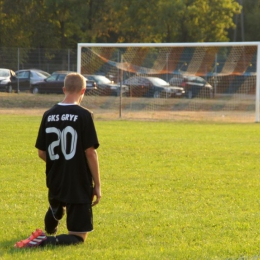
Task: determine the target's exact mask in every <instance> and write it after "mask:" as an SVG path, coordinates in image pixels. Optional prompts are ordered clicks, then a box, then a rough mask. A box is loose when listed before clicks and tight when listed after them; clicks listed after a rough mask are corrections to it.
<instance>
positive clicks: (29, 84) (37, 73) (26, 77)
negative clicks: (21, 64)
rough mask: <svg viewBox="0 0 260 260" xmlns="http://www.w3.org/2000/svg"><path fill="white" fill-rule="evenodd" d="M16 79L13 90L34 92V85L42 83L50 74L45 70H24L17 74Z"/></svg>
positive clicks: (13, 82) (12, 83) (13, 81)
mask: <svg viewBox="0 0 260 260" xmlns="http://www.w3.org/2000/svg"><path fill="white" fill-rule="evenodd" d="M15 75H16V77H15V78H14V80H12V82H11V85H12V89H11V90H10V91H9V92H12V90H14V91H16V92H18V91H32V89H33V87H34V85H35V84H36V83H38V82H42V81H43V80H44V79H46V78H47V77H48V76H50V74H49V73H48V72H46V71H43V70H38V69H24V70H18V71H16V72H15Z"/></svg>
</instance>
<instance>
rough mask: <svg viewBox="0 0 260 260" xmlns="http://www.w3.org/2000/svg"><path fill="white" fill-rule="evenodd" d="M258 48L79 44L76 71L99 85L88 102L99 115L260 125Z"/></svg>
mask: <svg viewBox="0 0 260 260" xmlns="http://www.w3.org/2000/svg"><path fill="white" fill-rule="evenodd" d="M259 45H260V42H232V43H231V42H219V43H132V44H130V43H117V44H101V43H79V44H78V59H77V71H78V72H79V73H81V74H83V75H85V76H86V77H87V78H88V79H89V80H93V81H95V82H96V84H97V89H96V90H95V91H92V92H91V91H89V92H88V93H89V94H88V98H87V101H88V106H92V109H93V110H96V112H97V113H100V114H110V116H117V117H118V116H119V117H123V118H144V119H146V118H152V119H173V120H179V119H180V120H182V119H183V120H187V119H192V120H204V119H206V120H217V121H239V122H242V121H245V122H253V121H255V122H259V109H260V107H259V96H260V91H259V87H260V78H259V76H258V75H260V74H259V70H260V63H259V62H260V54H259ZM90 108H91V107H90ZM94 112H95V111H94Z"/></svg>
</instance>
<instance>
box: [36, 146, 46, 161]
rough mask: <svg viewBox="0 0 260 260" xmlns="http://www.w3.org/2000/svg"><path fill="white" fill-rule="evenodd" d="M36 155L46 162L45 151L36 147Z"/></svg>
mask: <svg viewBox="0 0 260 260" xmlns="http://www.w3.org/2000/svg"><path fill="white" fill-rule="evenodd" d="M38 156H39V157H40V158H41V159H42V160H43V161H45V162H46V152H45V151H42V150H39V149H38Z"/></svg>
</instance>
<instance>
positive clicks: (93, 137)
mask: <svg viewBox="0 0 260 260" xmlns="http://www.w3.org/2000/svg"><path fill="white" fill-rule="evenodd" d="M98 146H99V142H98V138H97V134H96V130H95V126H94V122H93V118H92V113H91V112H90V111H88V110H87V109H85V108H83V107H81V106H79V105H74V104H69V105H68V104H63V103H59V104H56V105H54V106H53V107H52V108H51V109H50V110H48V111H46V112H45V113H44V115H43V118H42V122H41V125H40V129H39V133H38V137H37V140H36V144H35V147H36V148H38V149H40V150H42V151H46V185H47V187H48V188H49V192H50V193H51V194H52V197H54V198H56V199H57V200H59V201H62V202H66V203H91V201H92V191H93V182H92V175H91V172H90V169H89V167H88V164H87V160H86V156H85V150H86V149H87V148H90V147H94V148H98Z"/></svg>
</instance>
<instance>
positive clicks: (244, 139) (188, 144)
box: [0, 115, 260, 260]
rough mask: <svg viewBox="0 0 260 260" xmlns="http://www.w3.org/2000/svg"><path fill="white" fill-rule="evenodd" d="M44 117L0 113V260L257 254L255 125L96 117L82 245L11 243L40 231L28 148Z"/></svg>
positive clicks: (42, 193)
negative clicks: (97, 172) (97, 175)
mask: <svg viewBox="0 0 260 260" xmlns="http://www.w3.org/2000/svg"><path fill="white" fill-rule="evenodd" d="M40 120H41V116H36V115H0V178H1V189H0V194H1V195H0V209H1V210H0V212H1V214H0V234H1V235H0V259H109V260H110V259H120V260H121V259H129V260H130V259H131V260H132V259H240V260H242V259H243V260H245V259H260V188H259V187H260V179H259V177H260V174H259V172H260V170H259V169H260V156H259V155H260V152H259V151H260V131H259V124H254V123H252V124H217V123H214V124H211V123H198V122H197V123H187V122H140V121H139V122H138V121H120V120H117V121H96V128H97V131H98V135H99V140H100V144H101V146H100V148H99V149H98V152H99V160H100V168H101V174H102V185H103V187H102V188H103V197H102V200H101V202H100V204H99V205H98V206H96V207H95V208H94V226H95V230H94V232H92V233H90V234H89V237H88V239H87V241H86V242H85V244H83V245H79V246H70V247H56V248H54V247H47V248H44V249H33V250H26V249H25V250H17V249H14V248H13V244H14V243H15V242H16V241H17V240H20V239H23V238H25V237H27V236H28V235H30V233H31V232H32V231H34V229H36V228H43V218H44V214H45V211H46V209H47V207H48V204H47V190H46V186H45V176H44V163H43V162H42V161H41V160H40V159H39V158H38V157H37V153H36V149H35V148H34V143H35V139H36V135H37V131H38V127H39V123H40ZM64 232H66V222H65V219H63V220H62V222H61V225H60V228H59V233H64Z"/></svg>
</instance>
